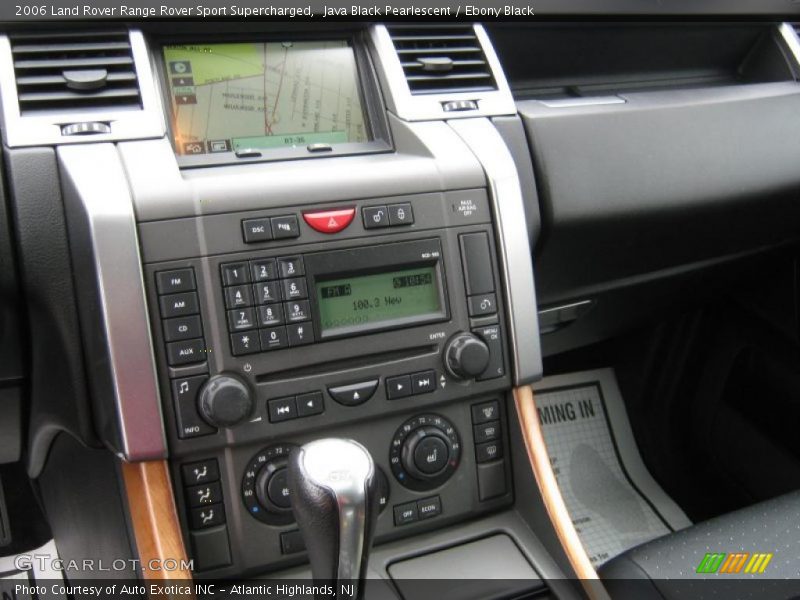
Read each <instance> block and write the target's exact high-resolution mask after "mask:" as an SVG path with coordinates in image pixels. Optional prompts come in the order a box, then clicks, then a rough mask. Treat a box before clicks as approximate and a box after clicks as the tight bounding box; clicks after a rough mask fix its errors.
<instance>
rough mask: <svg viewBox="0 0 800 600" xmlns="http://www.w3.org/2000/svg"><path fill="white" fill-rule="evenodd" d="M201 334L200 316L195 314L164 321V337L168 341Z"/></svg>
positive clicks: (186, 338) (185, 338)
mask: <svg viewBox="0 0 800 600" xmlns="http://www.w3.org/2000/svg"><path fill="white" fill-rule="evenodd" d="M201 335H203V328H202V327H201V326H200V317H198V316H197V315H192V316H189V317H176V318H174V319H167V320H166V321H164V339H165V340H166V341H168V342H178V341H180V340H188V339H190V338H196V337H200V336H201Z"/></svg>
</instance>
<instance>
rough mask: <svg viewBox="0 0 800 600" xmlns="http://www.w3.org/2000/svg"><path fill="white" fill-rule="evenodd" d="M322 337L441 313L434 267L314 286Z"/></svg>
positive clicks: (372, 275) (423, 318) (320, 283)
mask: <svg viewBox="0 0 800 600" xmlns="http://www.w3.org/2000/svg"><path fill="white" fill-rule="evenodd" d="M316 295H317V303H318V306H319V316H320V327H321V330H322V331H321V333H322V336H323V337H328V336H330V335H335V334H338V333H351V332H356V331H359V330H362V329H376V328H379V327H381V326H384V325H385V326H393V325H396V326H402V325H404V324H411V323H415V322H418V321H420V320H425V319H426V318H427V317H431V316H434V317H435V316H437V315H440V314H441V313H442V300H441V297H442V294H441V290H440V288H439V279H438V277H437V273H436V267H435V266H426V267H418V268H412V269H402V270H396V271H386V272H381V273H373V274H369V275H356V276H352V277H346V278H341V279H330V280H327V281H317V282H316Z"/></svg>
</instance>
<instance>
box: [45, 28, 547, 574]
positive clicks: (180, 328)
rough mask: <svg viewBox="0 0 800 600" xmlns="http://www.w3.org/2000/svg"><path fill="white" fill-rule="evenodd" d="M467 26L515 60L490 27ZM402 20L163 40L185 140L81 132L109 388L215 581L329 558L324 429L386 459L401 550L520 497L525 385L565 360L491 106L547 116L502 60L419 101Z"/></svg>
mask: <svg viewBox="0 0 800 600" xmlns="http://www.w3.org/2000/svg"><path fill="white" fill-rule="evenodd" d="M462 29H463V30H464V32H463V33H459V35H461V36H462V37H459V38H458V39H459V40H462V41H466V40H467V39H469V40H470V41H469V43H472V44H474V45H475V50H472V51H471V52H475V53H480V56H482V57H483V59H485V60H486V61H487V62H486V64H488V65H489V68H492V69H494V68H495V67H496V58H495V57H494V54H493V52H492V50H491V46H490V45H489V44H488V40H487V39H486V38H485V34H484V33H483V30H482V29H481V28H480V27H478V26H475V27H473V26H468V27H466V28H465V27H463V26H460V29H459V31H461V30H462ZM388 36H389V33H388V31H387V30H386V28H384V27H372V28H370V29H368V30H365V31H361V32H350V33H348V34H346V35H345V34H340V35H339V37H338V38H337V36H333V37H331V38H328V39H324V40H323V39H315V38H312V37H310V36H308V35H300V34H295V35H293V36H290V37H289V38H288V39H275V38H273V37H269V36H263V37H262V38H261V39H254V40H253V41H251V42H247V43H240V42H231V40H230V39H229V38H226V36H225V35H223V34H220V35H219V36H210V37H209V38H207V39H205V40H200V41H198V40H196V39H192V40H181V39H176V38H169V39H166V38H153V39H148V40H146V44H145V48H146V49H147V54H148V55H149V56H150V57H152V58H153V59H154V63H155V64H156V65H157V68H156V69H155V72H154V73H149V72H148V71H147V67H146V66H145V64H144V63H140V64H138V65H137V69H138V71H137V72H138V77H139V82H140V84H141V85H144V84H145V83H146V82H150V83H152V84H153V85H156V87H157V88H159V89H160V91H159V92H157V93H155V97H157V98H160V101H161V105H162V106H163V109H164V114H165V115H167V116H166V119H165V121H166V123H167V126H166V127H165V130H164V136H162V137H160V138H156V139H127V140H125V141H120V142H119V143H117V144H116V145H111V144H89V145H85V146H83V147H82V146H81V145H80V144H72V145H67V146H63V147H60V148H59V149H58V158H59V163H60V167H61V169H62V171H63V172H64V177H65V182H66V183H65V197H66V202H67V208H68V212H69V214H70V215H71V219H72V222H73V224H75V227H74V230H75V235H76V236H77V235H83V234H85V232H90V233H89V235H92V236H94V238H93V244H92V245H90V248H92V249H93V252H94V254H92V255H90V256H89V257H88V258H91V261H87V263H86V265H84V266H85V271H84V270H81V271H80V272H81V273H83V274H84V275H85V276H91V277H93V278H95V280H96V281H97V284H98V285H97V289H98V290H99V294H100V302H99V303H98V306H99V307H101V310H99V311H94V312H87V314H86V315H85V317H86V323H90V322H92V320H93V319H97V316H98V315H100V317H101V319H102V322H101V323H100V330H101V331H102V332H103V335H102V336H101V337H100V338H99V340H98V347H97V349H95V350H96V351H97V352H98V353H99V354H102V355H103V356H105V357H107V360H108V362H109V364H111V365H115V367H114V368H113V369H111V371H110V377H109V380H108V381H106V380H104V379H102V378H100V379H98V380H97V382H96V383H95V385H96V386H97V388H98V389H97V395H98V396H103V395H104V394H105V395H107V396H109V397H111V398H113V400H114V402H113V405H111V406H106V409H107V412H106V413H105V414H101V415H100V418H99V421H100V423H101V428H102V429H103V435H104V437H105V439H106V443H107V444H108V445H110V446H112V447H114V448H116V449H118V452H119V453H120V454H121V455H123V456H125V457H126V458H127V459H129V460H143V459H152V458H156V457H159V456H168V460H169V464H170V467H171V476H172V484H173V488H174V491H175V499H176V504H177V508H178V513H179V517H180V521H181V527H182V530H183V535H184V539H185V540H186V542H187V548H188V551H189V553H190V555H191V557H192V558H193V559H194V571H195V575H196V576H197V577H201V578H203V577H209V578H212V577H213V578H220V577H238V576H252V575H256V574H259V573H264V572H269V571H274V570H277V569H281V568H285V567H288V566H291V565H294V564H299V563H302V562H303V561H304V560H305V557H306V554H305V543H307V542H308V540H304V539H303V537H302V535H301V534H300V530H299V529H298V526H297V524H296V523H295V520H294V516H293V513H292V508H291V493H290V491H289V490H290V485H289V483H288V471H287V464H288V457H289V455H290V454H291V453H292V451H293V449H294V448H296V447H298V446H300V445H303V444H305V443H307V442H310V441H313V440H315V439H320V438H330V437H335V438H345V439H348V438H349V439H353V440H355V441H356V442H358V443H360V444H361V445H362V446H363V447H364V448H366V449H367V450H368V451H369V453H370V455H371V456H372V459H373V461H374V464H375V466H376V477H377V479H376V481H377V484H378V489H379V505H380V508H381V512H380V515H379V517H378V520H377V525H376V529H375V542H376V543H377V544H382V543H384V542H387V541H390V540H393V539H397V538H401V537H407V536H412V535H414V534H417V533H420V532H424V531H427V530H429V529H432V528H437V527H443V526H446V525H450V524H454V523H458V522H460V521H463V520H465V519H467V518H472V517H475V516H477V515H480V514H483V513H488V512H491V511H497V510H499V509H502V508H504V507H507V506H509V505H510V504H511V503H512V502H513V488H512V484H511V475H510V474H511V466H512V465H511V463H510V460H511V458H510V454H511V453H510V450H509V447H508V436H509V433H510V432H509V426H508V423H507V417H506V398H507V394H508V392H509V391H510V390H511V388H512V386H514V385H520V384H524V383H527V382H530V381H531V380H532V379H534V378H536V377H537V376H538V375H539V374H540V372H541V362H540V356H539V351H538V330H537V326H536V299H535V292H534V288H533V279H532V267H531V258H530V244H529V240H528V235H527V227H526V218H525V213H524V208H523V202H522V197H521V191H520V185H519V180H518V178H517V174H516V168H515V166H514V162H513V159H512V158H511V155H510V153H509V151H508V147H507V145H506V141H505V139H504V137H503V135H501V132H500V130H499V129H498V128H497V127H496V126H495V124H494V122H493V121H491V120H490V118H502V119H506V121H505V123H504V125H505V127H504V128H503V130H504V131H505V132H506V135H523V134H522V126H521V123H520V122H519V120H518V118H516V117H515V116H513V101H509V98H510V94H509V92H508V88H507V85H506V84H505V82H504V79H503V78H502V72H500V71H499V69H497V70H495V71H492V78H491V82H492V83H491V85H490V86H488V87H487V86H484V85H483V84H481V85H480V86H477V87H474V88H471V89H470V90H468V91H463V90H462V91H448V90H445V91H444V92H442V93H441V94H439V95H437V94H436V93H435V90H426V91H425V92H424V93H422V94H421V95H420V96H418V97H419V99H420V101H421V104H415V103H414V102H411V100H409V98H405V97H404V96H403V95H402V94H405V95H406V96H409V97H417V96H415V94H416V92H414V93H412V92H411V87H414V86H413V85H412V82H413V81H415V80H412V79H409V80H408V81H409V83H408V84H406V85H407V86H408V85H411V87H406V88H405V91H404V92H403V91H402V90H400V89H398V82H397V78H398V77H404V75H402V72H403V71H402V65H401V62H400V61H401V58H399V57H400V55H399V54H398V53H397V52H396V51H395V45H394V43H393V42H392V41H391V39H390V38H389V37H388ZM401 37H402V36H401ZM398 43H399V42H398ZM409 77H410V76H409ZM382 92H383V93H382ZM143 93H144V92H143ZM151 93H152V90H150V91H148V92H146V93H144V96H146V97H148V98H150V97H151ZM465 94H466V96H465ZM467 96H468V97H467ZM412 100H413V98H412ZM432 100H433V103H432V102H431V101H432ZM467 100H469V101H467ZM414 107H416V108H414ZM509 132H511V133H509ZM111 135H113V131H112V134H111ZM516 141H517V142H518V141H519V139H517V140H516ZM90 165H91V166H90ZM120 181H125V182H127V186H124V185H121V184H120ZM123 234H124V236H127V237H128V238H129V239H131V240H134V243H133V244H131V245H128V244H125V245H120V244H116V243H115V241H116V240H118V239H121V236H122V235H123ZM134 248H135V250H134ZM76 262H77V263H78V264H79V266H80V265H81V264H83V263H82V262H81V261H80V260H78V259H76ZM142 286H143V287H142ZM134 314H142V315H145V314H146V315H147V320H148V321H149V323H148V326H147V327H144V328H142V329H139V328H137V327H134V326H132V323H133V322H135V320H133V319H132V318H130V317H128V316H126V315H134ZM95 350H90V352H92V351H95ZM134 360H135V361H136V363H135V364H136V365H137V369H136V377H134V378H128V379H125V380H124V381H123V380H121V379H120V378H119V377H118V374H119V373H122V372H125V373H128V372H130V369H126V368H125V366H124V363H125V361H134ZM104 384H108V385H109V387H108V388H107V389H103V388H102V386H103V385H104ZM149 385H152V386H153V389H157V390H158V393H155V392H153V393H143V391H144V390H146V387H147V386H149ZM159 397H160V402H159ZM104 406H105V405H104ZM102 409H103V408H102V407H100V409H99V410H101V413H102Z"/></svg>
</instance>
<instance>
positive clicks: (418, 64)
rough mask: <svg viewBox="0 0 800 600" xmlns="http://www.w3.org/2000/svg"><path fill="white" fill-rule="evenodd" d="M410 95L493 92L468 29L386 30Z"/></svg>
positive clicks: (480, 49) (477, 43)
mask: <svg viewBox="0 0 800 600" xmlns="http://www.w3.org/2000/svg"><path fill="white" fill-rule="evenodd" d="M386 29H387V31H388V32H389V36H390V37H391V40H392V44H393V45H394V48H395V51H396V52H397V57H398V59H399V60H400V66H401V67H402V68H403V72H404V73H405V77H406V82H407V83H408V89H409V90H410V92H411V93H412V94H436V93H442V92H452V93H470V92H489V91H495V90H497V84H496V83H495V81H494V76H493V75H492V70H491V68H490V67H489V63H488V62H487V61H486V55H485V54H484V52H483V47H482V46H481V43H480V41H479V40H478V36H477V35H476V33H475V29H474V28H473V27H472V26H471V25H466V26H465V25H450V26H440V27H431V26H408V25H388V26H387V27H386Z"/></svg>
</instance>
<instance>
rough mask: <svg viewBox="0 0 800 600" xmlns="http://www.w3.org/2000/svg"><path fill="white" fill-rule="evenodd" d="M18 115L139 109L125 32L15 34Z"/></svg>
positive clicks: (138, 94) (12, 48) (134, 72)
mask: <svg viewBox="0 0 800 600" xmlns="http://www.w3.org/2000/svg"><path fill="white" fill-rule="evenodd" d="M9 41H10V43H11V56H12V59H13V61H14V75H15V79H16V84H17V99H18V102H19V109H20V113H21V114H23V115H25V114H26V113H28V112H30V111H38V110H61V111H66V110H75V109H82V108H96V107H101V108H103V107H111V106H126V107H131V108H134V109H137V110H138V109H140V108H141V95H140V93H139V82H138V79H137V77H136V67H135V65H134V62H133V51H132V49H131V44H130V39H129V37H128V32H127V31H116V32H114V31H108V32H106V31H103V32H90V33H86V32H80V33H79V32H64V33H60V32H59V33H54V34H51V35H42V34H12V35H10V36H9Z"/></svg>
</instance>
